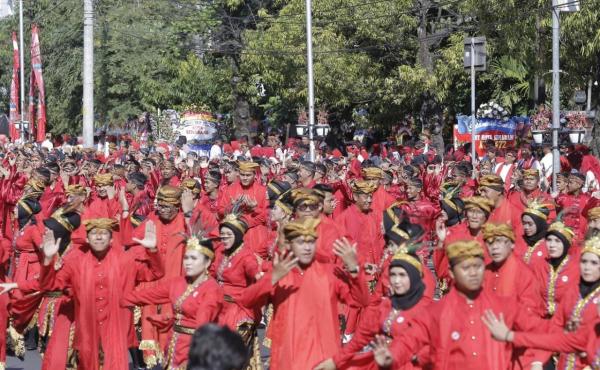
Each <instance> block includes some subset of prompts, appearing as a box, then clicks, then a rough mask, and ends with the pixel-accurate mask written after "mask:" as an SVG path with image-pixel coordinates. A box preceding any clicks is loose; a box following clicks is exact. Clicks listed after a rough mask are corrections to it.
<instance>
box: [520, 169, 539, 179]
mask: <svg viewBox="0 0 600 370" xmlns="http://www.w3.org/2000/svg"><path fill="white" fill-rule="evenodd" d="M525 177H535V178H538V179H539V178H540V172H539V171H538V170H536V169H534V168H531V169H528V170H523V178H525Z"/></svg>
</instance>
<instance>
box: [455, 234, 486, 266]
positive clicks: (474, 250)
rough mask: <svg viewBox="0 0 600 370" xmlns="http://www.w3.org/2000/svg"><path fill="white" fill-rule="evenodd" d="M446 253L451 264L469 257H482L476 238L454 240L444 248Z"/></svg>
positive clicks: (481, 250)
mask: <svg viewBox="0 0 600 370" xmlns="http://www.w3.org/2000/svg"><path fill="white" fill-rule="evenodd" d="M446 255H447V256H448V260H449V261H450V264H451V265H456V264H457V263H459V262H462V261H464V260H467V259H470V258H481V259H483V256H484V253H483V248H482V247H481V244H479V242H478V241H476V240H463V241H456V242H454V243H452V244H450V245H449V246H448V247H447V248H446Z"/></svg>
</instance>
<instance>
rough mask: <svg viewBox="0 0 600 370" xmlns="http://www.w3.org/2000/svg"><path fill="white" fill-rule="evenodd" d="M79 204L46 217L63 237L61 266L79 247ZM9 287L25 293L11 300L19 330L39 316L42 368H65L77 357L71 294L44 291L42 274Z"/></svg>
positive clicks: (58, 264) (48, 226) (58, 266)
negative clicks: (76, 240) (74, 354)
mask: <svg viewBox="0 0 600 370" xmlns="http://www.w3.org/2000/svg"><path fill="white" fill-rule="evenodd" d="M73 186H75V187H78V188H81V186H80V185H71V187H73ZM81 189H83V188H81ZM83 191H84V192H85V190H83ZM79 204H80V203H73V204H70V203H67V204H66V205H64V206H63V207H61V208H59V209H58V210H56V211H55V212H54V213H53V214H52V216H51V217H50V218H48V219H46V220H44V226H45V227H46V230H50V231H51V232H52V235H53V237H54V239H55V240H59V239H60V244H59V248H58V257H57V260H56V263H55V264H54V267H55V268H56V269H58V270H60V269H61V268H62V266H63V261H64V260H65V259H67V258H70V257H69V256H70V254H72V253H73V251H74V250H76V249H77V248H74V247H73V246H72V244H71V232H72V231H73V230H74V229H76V228H78V227H79V225H80V222H81V217H80V215H79V213H78V212H77V208H79ZM7 289H19V291H20V292H21V293H22V294H24V295H25V296H24V297H23V298H21V299H14V297H13V299H12V300H11V315H12V316H13V326H14V328H15V330H17V332H19V333H22V332H24V331H26V330H28V329H29V327H30V326H31V320H32V318H35V317H36V316H37V322H36V323H37V327H38V333H39V336H40V340H41V341H42V344H41V346H40V347H41V348H42V349H43V354H44V357H43V360H42V369H43V370H50V369H64V368H65V367H66V366H67V363H70V362H72V361H73V358H69V354H71V353H72V350H73V338H72V337H71V336H70V333H71V331H72V330H74V329H75V326H74V323H73V321H74V317H73V315H74V308H73V301H72V300H71V297H70V296H69V295H68V294H64V293H63V292H62V291H60V290H57V291H49V292H44V293H43V294H40V292H39V291H40V283H39V279H38V276H36V277H35V278H34V279H30V280H20V279H16V280H14V283H13V285H12V286H8V287H7Z"/></svg>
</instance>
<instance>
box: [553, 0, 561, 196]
mask: <svg viewBox="0 0 600 370" xmlns="http://www.w3.org/2000/svg"><path fill="white" fill-rule="evenodd" d="M559 11H560V10H559V9H558V0H552V191H553V192H557V191H558V187H557V184H556V174H557V173H558V172H560V152H559V150H558V131H559V130H560V13H559Z"/></svg>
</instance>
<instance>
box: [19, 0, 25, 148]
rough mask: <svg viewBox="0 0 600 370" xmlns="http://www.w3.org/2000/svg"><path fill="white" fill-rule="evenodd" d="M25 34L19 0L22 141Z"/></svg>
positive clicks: (21, 6) (22, 127)
mask: <svg viewBox="0 0 600 370" xmlns="http://www.w3.org/2000/svg"><path fill="white" fill-rule="evenodd" d="M24 38H25V35H24V34H23V0H19V64H20V74H21V77H20V79H21V83H20V85H21V115H20V116H21V122H20V125H19V126H20V127H21V141H22V142H23V141H25V127H24V122H25V120H24V119H23V117H24V115H25V54H24V50H23V48H24V46H23V39H24Z"/></svg>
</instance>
